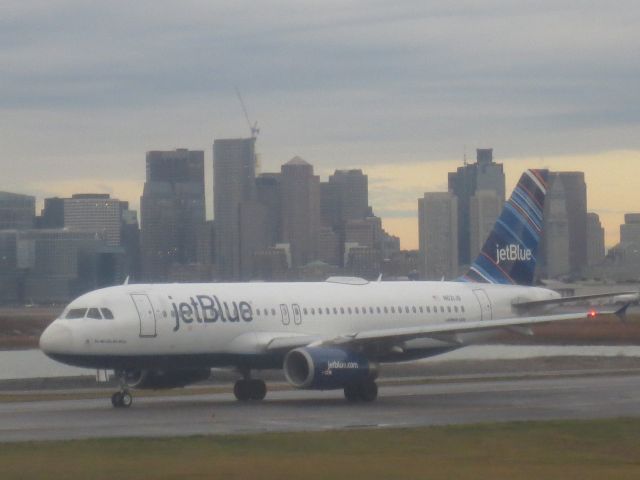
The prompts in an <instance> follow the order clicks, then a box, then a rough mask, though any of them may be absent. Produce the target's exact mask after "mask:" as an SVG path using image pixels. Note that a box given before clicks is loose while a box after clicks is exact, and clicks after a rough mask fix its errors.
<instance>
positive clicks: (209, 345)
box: [40, 170, 629, 407]
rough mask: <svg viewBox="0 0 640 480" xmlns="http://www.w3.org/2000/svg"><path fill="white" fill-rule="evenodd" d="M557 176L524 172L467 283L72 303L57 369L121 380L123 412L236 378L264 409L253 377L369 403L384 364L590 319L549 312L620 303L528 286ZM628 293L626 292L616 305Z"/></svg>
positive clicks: (113, 292) (308, 285)
mask: <svg viewBox="0 0 640 480" xmlns="http://www.w3.org/2000/svg"><path fill="white" fill-rule="evenodd" d="M548 179H549V172H548V170H527V171H525V172H524V173H523V174H522V177H521V178H520V180H519V182H518V184H517V186H516V188H515V189H514V191H513V193H512V195H511V197H510V199H509V201H508V202H507V203H506V204H505V206H504V209H503V211H502V212H501V214H500V217H499V218H498V220H497V222H496V224H495V226H494V228H493V230H492V232H491V233H490V235H489V237H488V239H487V241H486V243H485V245H484V247H483V249H482V250H481V252H480V254H479V255H478V257H477V259H476V260H475V261H474V262H473V264H472V265H471V266H470V268H469V270H468V272H467V273H466V274H465V275H463V276H462V277H460V278H458V279H457V280H456V281H439V282H432V281H406V282H382V281H377V282H369V281H366V280H364V279H361V278H355V277H331V278H329V279H327V280H326V281H324V282H298V283H293V282H288V283H202V284H125V285H119V286H113V287H108V288H103V289H100V290H96V291H93V292H89V293H87V294H84V295H82V296H80V297H79V298H77V299H75V300H73V301H72V302H71V303H70V304H69V305H68V306H67V307H66V308H65V310H64V311H63V312H62V314H61V315H60V317H59V318H57V319H56V320H54V321H53V322H52V324H51V325H50V326H49V327H47V329H46V330H45V331H44V332H43V334H42V336H41V337H40V348H41V350H42V351H43V352H44V353H45V354H46V355H48V356H49V357H50V358H52V359H54V360H57V361H59V362H62V363H65V364H69V365H74V366H79V367H89V368H96V369H100V370H114V371H115V374H116V376H117V377H118V379H119V383H120V388H119V390H118V391H116V392H115V393H113V395H112V397H111V402H112V404H113V406H114V407H129V406H130V405H131V404H132V401H133V397H132V395H131V389H134V388H151V389H160V388H175V387H183V386H186V385H188V384H191V383H195V382H198V381H202V380H205V379H207V378H209V376H210V371H211V368H214V367H231V368H236V369H237V370H238V372H239V374H240V375H241V378H240V379H239V380H238V381H236V383H235V385H234V394H235V397H236V398H237V399H238V400H240V401H247V400H254V401H260V400H263V399H264V398H265V396H266V393H267V387H266V384H265V382H264V381H263V380H261V379H257V378H253V377H252V376H251V372H252V371H255V370H263V369H282V370H284V376H285V378H286V380H287V381H288V382H289V383H290V384H291V385H292V386H293V387H296V388H300V389H316V390H330V389H343V390H344V396H345V398H346V400H347V401H350V402H358V401H361V402H371V401H374V400H375V399H376V398H377V396H378V387H377V384H376V382H375V380H376V378H377V375H378V372H379V366H380V364H384V363H388V362H389V363H390V362H406V361H410V360H415V359H420V358H426V357H431V356H434V355H439V354H442V353H445V352H448V351H451V350H454V349H457V348H461V347H463V346H465V345H469V344H472V343H474V342H478V341H482V340H485V339H487V338H489V337H491V336H494V335H495V334H496V333H499V332H501V331H503V330H505V329H508V330H512V331H516V332H520V333H525V334H531V333H532V332H531V327H532V326H533V325H536V324H540V323H548V322H555V321H563V320H575V319H583V318H586V317H587V316H589V312H578V313H566V312H565V313H554V312H553V311H552V309H553V307H554V306H557V305H560V304H564V303H565V302H569V301H576V300H584V299H586V298H593V297H604V296H613V295H615V294H607V295H596V296H586V297H585V296H582V297H570V298H568V299H567V298H560V295H559V294H558V293H557V292H554V291H553V290H549V289H546V288H540V287H534V286H532V284H533V280H534V269H535V265H536V255H537V251H538V244H539V240H540V235H541V232H542V226H543V208H544V199H545V195H546V192H547V188H548ZM626 293H629V292H622V293H621V292H618V293H617V295H620V294H626Z"/></svg>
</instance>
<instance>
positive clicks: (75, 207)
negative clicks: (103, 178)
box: [41, 193, 122, 247]
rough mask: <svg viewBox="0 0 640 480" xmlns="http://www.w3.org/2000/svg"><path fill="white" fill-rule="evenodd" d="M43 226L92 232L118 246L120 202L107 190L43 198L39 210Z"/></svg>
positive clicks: (108, 243) (107, 242)
mask: <svg viewBox="0 0 640 480" xmlns="http://www.w3.org/2000/svg"><path fill="white" fill-rule="evenodd" d="M41 226H42V227H44V228H54V229H55V228H68V229H69V230H75V231H78V232H93V233H95V234H96V235H98V236H100V237H101V238H103V239H104V241H105V242H106V244H107V245H109V246H112V247H117V246H120V237H121V229H122V202H120V200H118V199H115V198H111V197H110V196H109V194H108V193H78V194H74V195H72V196H71V198H57V197H56V198H46V199H45V201H44V209H43V211H42V220H41Z"/></svg>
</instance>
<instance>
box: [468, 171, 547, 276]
mask: <svg viewBox="0 0 640 480" xmlns="http://www.w3.org/2000/svg"><path fill="white" fill-rule="evenodd" d="M548 181H549V171H548V170H527V171H525V172H524V173H523V174H522V176H521V177H520V181H519V182H518V185H516V188H515V189H514V191H513V193H512V194H511V198H509V201H508V202H507V203H506V204H505V206H504V209H503V210H502V213H501V214H500V217H499V218H498V221H497V222H496V224H495V225H494V227H493V230H492V231H491V233H490V234H489V238H487V241H486V242H485V244H484V247H482V250H481V251H480V254H479V255H478V258H476V259H475V261H474V262H473V263H472V264H471V267H470V268H469V271H468V272H467V273H466V274H465V275H464V276H462V277H461V278H460V280H461V281H466V282H478V283H502V284H511V285H532V284H533V275H534V272H535V268H536V256H537V254H538V245H539V244H540V237H541V235H542V227H543V212H544V199H545V196H546V194H547V186H548Z"/></svg>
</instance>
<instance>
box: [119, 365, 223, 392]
mask: <svg viewBox="0 0 640 480" xmlns="http://www.w3.org/2000/svg"><path fill="white" fill-rule="evenodd" d="M117 374H118V375H119V376H121V377H122V378H124V382H125V383H126V385H127V386H128V387H130V388H139V389H149V390H159V389H163V388H177V387H184V386H186V385H189V384H191V383H196V382H201V381H203V380H207V379H208V378H209V376H210V375H211V370H210V369H209V368H193V369H180V370H125V371H123V372H117Z"/></svg>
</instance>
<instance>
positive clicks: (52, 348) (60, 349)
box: [40, 322, 73, 353]
mask: <svg viewBox="0 0 640 480" xmlns="http://www.w3.org/2000/svg"><path fill="white" fill-rule="evenodd" d="M72 344H73V335H72V333H71V329H70V328H69V327H66V326H64V325H60V324H57V323H56V322H53V323H52V324H51V325H49V326H48V327H47V328H46V329H45V331H44V332H42V335H41V336H40V350H42V351H43V352H44V353H64V352H68V351H69V350H70V349H71V347H72Z"/></svg>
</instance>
